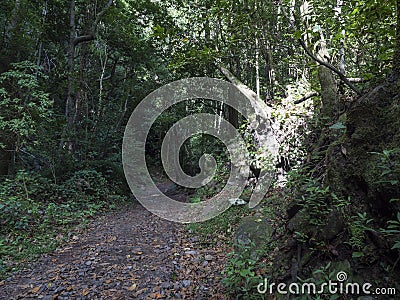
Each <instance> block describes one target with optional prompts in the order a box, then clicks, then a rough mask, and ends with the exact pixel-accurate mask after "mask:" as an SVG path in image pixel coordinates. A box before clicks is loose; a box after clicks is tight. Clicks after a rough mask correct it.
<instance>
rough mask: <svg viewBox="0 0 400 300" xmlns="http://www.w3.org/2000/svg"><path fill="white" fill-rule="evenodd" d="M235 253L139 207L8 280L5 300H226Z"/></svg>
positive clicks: (100, 223) (0, 288) (101, 222)
mask: <svg viewBox="0 0 400 300" xmlns="http://www.w3.org/2000/svg"><path fill="white" fill-rule="evenodd" d="M168 185H169V183H168V182H166V183H163V184H162V188H168ZM160 189H161V188H160ZM175 197H178V198H179V197H181V198H182V197H185V195H184V194H183V192H180V191H177V192H176V195H175ZM210 248H213V249H210ZM229 251H230V249H227V246H224V245H223V244H222V243H220V244H217V245H215V246H214V247H210V246H209V245H208V246H207V248H206V247H205V246H204V245H202V244H201V242H200V241H199V238H198V237H196V236H194V235H192V234H189V232H188V230H187V229H186V227H185V225H182V224H178V223H173V222H169V221H166V220H163V219H161V218H159V217H157V216H156V215H154V214H152V213H150V212H149V211H147V210H146V209H145V208H144V207H143V206H142V205H140V204H139V203H133V204H132V205H129V206H127V207H125V208H124V209H123V210H118V211H115V212H110V213H109V214H106V215H104V216H101V217H99V218H97V219H96V220H94V221H93V222H92V223H90V224H89V225H88V226H87V227H86V228H85V229H84V230H80V231H77V232H74V234H73V235H72V236H71V239H70V241H68V242H67V243H65V244H63V245H61V246H60V247H59V248H58V249H56V250H55V251H53V252H50V253H47V254H46V255H44V256H42V257H41V258H39V259H38V260H37V261H36V262H34V263H31V264H29V265H26V266H25V267H24V268H23V269H21V270H20V271H18V272H16V273H13V274H11V275H10V276H9V277H8V278H7V279H5V280H3V281H0V299H226V297H225V296H224V291H223V286H222V284H221V279H222V275H221V272H222V270H223V269H224V264H225V258H226V254H227V252H229Z"/></svg>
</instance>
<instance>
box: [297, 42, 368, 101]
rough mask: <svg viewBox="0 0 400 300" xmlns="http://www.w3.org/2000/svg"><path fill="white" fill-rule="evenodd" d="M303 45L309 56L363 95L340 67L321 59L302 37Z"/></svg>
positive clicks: (301, 43)
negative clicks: (312, 51)
mask: <svg viewBox="0 0 400 300" xmlns="http://www.w3.org/2000/svg"><path fill="white" fill-rule="evenodd" d="M297 40H298V41H299V43H300V45H301V47H302V48H303V49H304V51H305V52H306V53H307V55H308V56H310V57H311V58H312V59H313V60H315V61H316V62H318V63H319V64H320V65H323V66H324V67H326V68H328V69H329V70H331V71H332V72H334V73H336V74H337V75H339V77H340V79H341V80H342V81H343V82H344V83H345V84H346V85H347V86H348V87H349V88H350V89H352V90H353V91H354V92H356V93H357V94H358V95H360V96H361V95H362V93H361V91H360V90H359V89H357V88H356V87H355V86H354V85H353V84H352V83H351V82H350V81H349V80H348V79H347V77H346V76H344V75H343V73H342V72H340V71H339V70H338V69H336V68H335V67H334V66H332V65H331V64H330V63H327V62H325V61H323V60H321V59H319V58H318V57H316V56H315V55H314V54H313V53H311V51H310V49H308V48H307V46H306V44H305V43H304V41H303V40H302V39H297Z"/></svg>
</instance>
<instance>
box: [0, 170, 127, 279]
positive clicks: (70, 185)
mask: <svg viewBox="0 0 400 300" xmlns="http://www.w3.org/2000/svg"><path fill="white" fill-rule="evenodd" d="M109 187H110V185H109V184H108V183H107V181H106V180H105V179H104V177H103V176H102V175H101V174H99V173H97V172H96V171H91V170H83V171H79V172H76V173H75V174H74V175H73V176H72V177H71V178H70V179H68V180H67V181H65V182H64V183H61V184H60V185H56V184H54V183H52V182H50V181H49V180H48V179H46V178H44V177H42V176H40V175H38V174H34V173H27V172H23V171H21V172H18V173H17V175H16V177H15V179H14V180H11V179H6V180H4V181H3V182H2V183H1V184H0V225H1V226H0V265H1V261H3V264H4V265H5V266H3V271H4V272H5V271H7V270H9V269H10V268H12V267H13V264H14V263H15V262H18V261H20V260H23V259H32V258H34V257H35V256H36V255H38V254H40V253H44V252H47V251H49V250H51V249H54V247H55V246H56V245H57V243H58V242H61V241H62V240H63V239H64V238H65V237H67V236H68V230H70V229H71V227H72V226H76V225H77V224H84V223H85V222H86V220H88V218H90V217H92V216H94V215H96V214H98V213H99V212H103V211H106V210H108V209H112V208H115V207H116V206H119V205H121V204H123V203H124V202H125V201H126V200H125V198H124V197H122V196H119V195H116V194H114V193H113V192H112V191H111V190H110V188H109ZM55 237H57V239H55ZM6 266H8V267H6ZM0 269H1V266H0ZM4 272H3V273H4ZM0 273H1V270H0Z"/></svg>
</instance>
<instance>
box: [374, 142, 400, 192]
mask: <svg viewBox="0 0 400 300" xmlns="http://www.w3.org/2000/svg"><path fill="white" fill-rule="evenodd" d="M372 154H375V155H376V156H377V157H378V160H377V161H376V162H375V163H376V167H377V169H378V170H379V177H380V180H377V183H383V184H390V185H392V186H394V185H398V184H399V182H400V148H394V149H390V150H383V151H382V152H372Z"/></svg>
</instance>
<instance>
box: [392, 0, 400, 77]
mask: <svg viewBox="0 0 400 300" xmlns="http://www.w3.org/2000/svg"><path fill="white" fill-rule="evenodd" d="M393 75H394V76H395V78H396V79H398V78H399V77H400V0H397V26H396V49H395V52H394V57H393Z"/></svg>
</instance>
